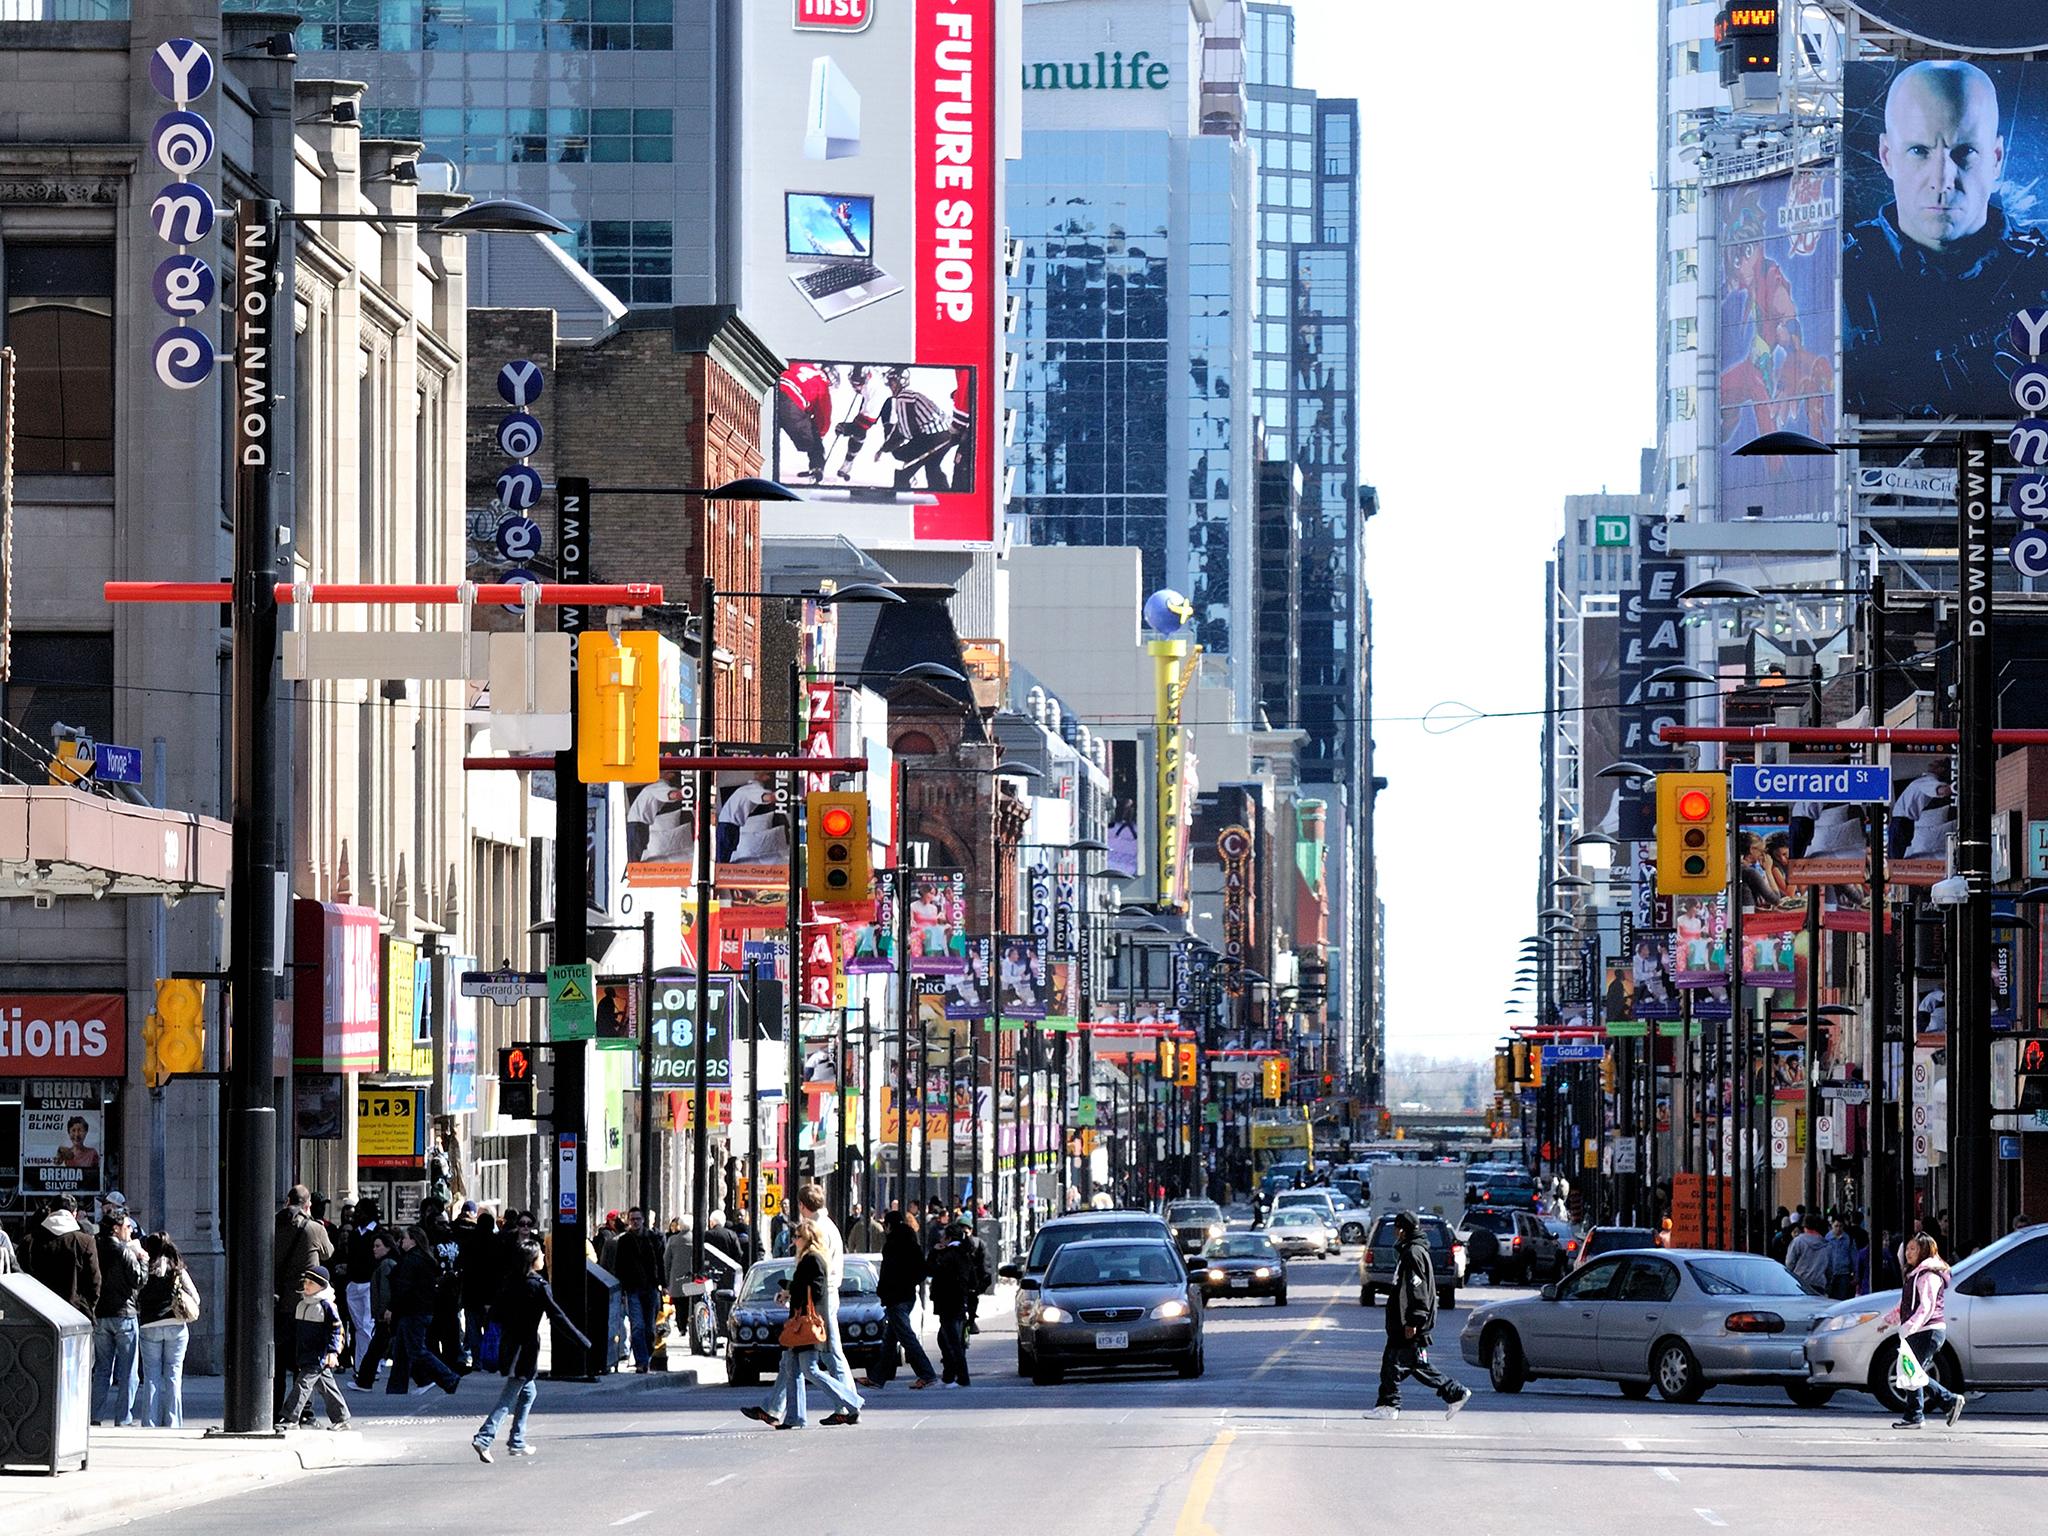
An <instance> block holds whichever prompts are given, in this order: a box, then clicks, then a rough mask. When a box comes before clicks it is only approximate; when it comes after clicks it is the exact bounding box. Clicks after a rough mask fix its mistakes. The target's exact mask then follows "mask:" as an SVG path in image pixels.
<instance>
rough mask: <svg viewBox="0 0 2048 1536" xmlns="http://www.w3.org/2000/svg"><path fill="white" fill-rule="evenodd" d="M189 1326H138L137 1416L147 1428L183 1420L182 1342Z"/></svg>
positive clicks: (171, 1426) (169, 1425) (189, 1333)
mask: <svg viewBox="0 0 2048 1536" xmlns="http://www.w3.org/2000/svg"><path fill="white" fill-rule="evenodd" d="M191 1338H192V1330H191V1329H190V1328H188V1327H186V1326H185V1324H183V1323H175V1324H173V1323H153V1324H151V1325H150V1326H149V1327H147V1328H145V1329H143V1330H142V1412H141V1414H140V1417H141V1420H142V1422H143V1423H144V1424H146V1425H148V1426H149V1427H150V1428H151V1429H182V1428H183V1427H184V1424H185V1346H186V1345H187V1344H189V1343H190V1342H191Z"/></svg>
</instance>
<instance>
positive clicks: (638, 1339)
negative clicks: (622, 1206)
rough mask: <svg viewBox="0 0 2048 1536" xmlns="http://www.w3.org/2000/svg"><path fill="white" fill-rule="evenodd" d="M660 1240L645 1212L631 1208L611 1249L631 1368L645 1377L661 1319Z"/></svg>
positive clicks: (637, 1207) (661, 1277)
mask: <svg viewBox="0 0 2048 1536" xmlns="http://www.w3.org/2000/svg"><path fill="white" fill-rule="evenodd" d="M662 1259H663V1254H662V1245H661V1239H660V1238H659V1237H657V1236H656V1235H655V1234H654V1233H652V1232H650V1231H648V1230H647V1213H646V1212H645V1211H644V1210H642V1209H641V1208H640V1207H639V1206H637V1205H636V1206H634V1207H633V1208H632V1209H631V1210H630V1211H628V1212H627V1213H626V1229H625V1231H623V1232H621V1233H620V1234H619V1237H618V1242H617V1243H616V1244H614V1245H613V1248H612V1274H613V1275H614V1276H616V1277H617V1279H618V1282H619V1295H620V1297H621V1299H622V1300H624V1302H625V1304H626V1325H627V1327H628V1328H629V1329H631V1331H632V1347H633V1369H634V1370H635V1371H636V1372H638V1373H639V1374H640V1375H642V1376H645V1375H646V1374H647V1373H648V1372H649V1371H651V1370H652V1369H653V1368H654V1322H655V1319H656V1318H658V1317H660V1316H661V1282H662V1279H663V1274H662V1269H663V1263H662Z"/></svg>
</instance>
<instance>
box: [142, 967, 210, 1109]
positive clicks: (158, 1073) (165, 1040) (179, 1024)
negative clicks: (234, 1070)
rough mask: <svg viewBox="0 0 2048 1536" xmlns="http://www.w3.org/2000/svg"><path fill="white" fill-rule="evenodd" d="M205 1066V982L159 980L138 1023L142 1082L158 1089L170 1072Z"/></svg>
mask: <svg viewBox="0 0 2048 1536" xmlns="http://www.w3.org/2000/svg"><path fill="white" fill-rule="evenodd" d="M205 1065H206V985H205V983H203V982H197V981H175V980H173V981H160V982H158V983H157V984H156V1006H155V1007H154V1008H152V1009H151V1010H150V1012H149V1017H148V1018H147V1019H145V1020H144V1021H143V1024H142V1081H143V1082H144V1083H145V1084H146V1085H148V1086H149V1087H151V1088H161V1087H163V1085H164V1084H165V1082H167V1081H168V1080H169V1079H170V1078H171V1077H172V1076H173V1075H174V1074H176V1073H179V1072H199V1071H203V1070H204V1069H205Z"/></svg>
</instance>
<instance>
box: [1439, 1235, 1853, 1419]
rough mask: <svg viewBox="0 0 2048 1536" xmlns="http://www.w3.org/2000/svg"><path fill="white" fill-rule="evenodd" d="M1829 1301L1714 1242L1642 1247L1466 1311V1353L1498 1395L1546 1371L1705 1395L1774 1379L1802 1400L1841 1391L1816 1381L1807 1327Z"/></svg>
mask: <svg viewBox="0 0 2048 1536" xmlns="http://www.w3.org/2000/svg"><path fill="white" fill-rule="evenodd" d="M1828 1306H1829V1302H1828V1300H1827V1298H1826V1297H1824V1296H1815V1295H1812V1294H1811V1293H1810V1292H1808V1291H1807V1290H1806V1289H1805V1288H1804V1287H1803V1286H1801V1285H1800V1283H1799V1282H1798V1281H1797V1280H1795V1279H1793V1278H1792V1272H1791V1271H1790V1270H1788V1269H1787V1268H1785V1266H1784V1265H1782V1264H1780V1263H1779V1262H1778V1261H1777V1260H1775V1259H1766V1258H1761V1257H1759V1256H1757V1255H1755V1254H1748V1253H1722V1252H1718V1251H1716V1250H1713V1249H1705V1248H1655V1249H1637V1250H1631V1251H1628V1252H1623V1253H1610V1254H1606V1255H1604V1256H1602V1257H1600V1258H1596V1259H1594V1260H1592V1261H1591V1262H1590V1263H1587V1264H1583V1265H1581V1266H1580V1267H1579V1268H1578V1269H1576V1270H1574V1271H1573V1272H1572V1273H1571V1275H1570V1276H1568V1277H1567V1278H1566V1279H1565V1281H1564V1282H1563V1283H1562V1284H1560V1285H1546V1286H1544V1287H1543V1289H1542V1290H1541V1291H1540V1292H1538V1293H1537V1294H1536V1295H1534V1296H1529V1297H1518V1298H1516V1299H1515V1300H1512V1301H1497V1302H1494V1303H1493V1304H1492V1305H1490V1306H1484V1307H1481V1308H1479V1309H1478V1310H1477V1311H1475V1312H1474V1313H1473V1314H1472V1315H1471V1317H1469V1318H1468V1319H1466V1322H1465V1327H1464V1329H1463V1331H1462V1332H1461V1333H1460V1334H1459V1335H1458V1351H1459V1353H1460V1354H1462V1355H1463V1356H1464V1358H1465V1362H1466V1363H1467V1364H1468V1365H1483V1366H1484V1367H1485V1368H1486V1372H1487V1376H1488V1378H1489V1379H1490V1380H1491V1381H1492V1383H1493V1387H1494V1390H1495V1391H1497V1392H1519V1391H1521V1390H1522V1385H1523V1383H1525V1382H1528V1381H1534V1380H1537V1379H1539V1378H1548V1379H1553V1380H1558V1379H1562V1380H1570V1379H1580V1380H1594V1381H1613V1382H1617V1383H1619V1385H1620V1387H1621V1393H1622V1396H1624V1397H1629V1398H1643V1397H1648V1396H1649V1395H1650V1389H1651V1388H1652V1387H1653V1386H1654V1387H1655V1388H1656V1390H1657V1392H1658V1395H1659V1396H1661V1397H1662V1398H1663V1399H1664V1400H1665V1401H1666V1402H1672V1403H1691V1402H1697V1401H1698V1400H1699V1398H1700V1396H1701V1394H1702V1393H1704V1392H1705V1391H1706V1390H1707V1389H1708V1388H1709V1387H1713V1386H1718V1385H1721V1384H1723V1383H1740V1384H1744V1385H1759V1384H1762V1385H1773V1386H1780V1387H1783V1388H1784V1389H1785V1393H1786V1395H1787V1396H1788V1397H1790V1398H1791V1399H1792V1401H1793V1402H1794V1403H1796V1404H1798V1405H1799V1406H1800V1407H1802V1408H1818V1407H1820V1406H1822V1405H1823V1404H1824V1403H1826V1402H1827V1400H1828V1399H1829V1398H1830V1397H1832V1396H1833V1395H1834V1391H1833V1388H1831V1387H1826V1386H1816V1385H1815V1384H1814V1383H1813V1382H1811V1381H1810V1380H1809V1379H1808V1372H1807V1365H1806V1357H1805V1354H1804V1351H1803V1349H1802V1345H1803V1343H1804V1340H1805V1337H1806V1330H1807V1326H1808V1324H1809V1323H1810V1322H1812V1320H1813V1319H1814V1318H1816V1317H1817V1316H1819V1315H1820V1313H1821V1312H1822V1311H1823V1310H1824V1309H1825V1308H1826V1307H1828Z"/></svg>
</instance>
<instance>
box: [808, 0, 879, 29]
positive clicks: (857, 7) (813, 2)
mask: <svg viewBox="0 0 2048 1536" xmlns="http://www.w3.org/2000/svg"><path fill="white" fill-rule="evenodd" d="M874 19H875V0H796V29H797V30H798V31H799V32H863V31H866V30H867V25H868V23H869V22H871V21H873V20H874Z"/></svg>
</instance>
